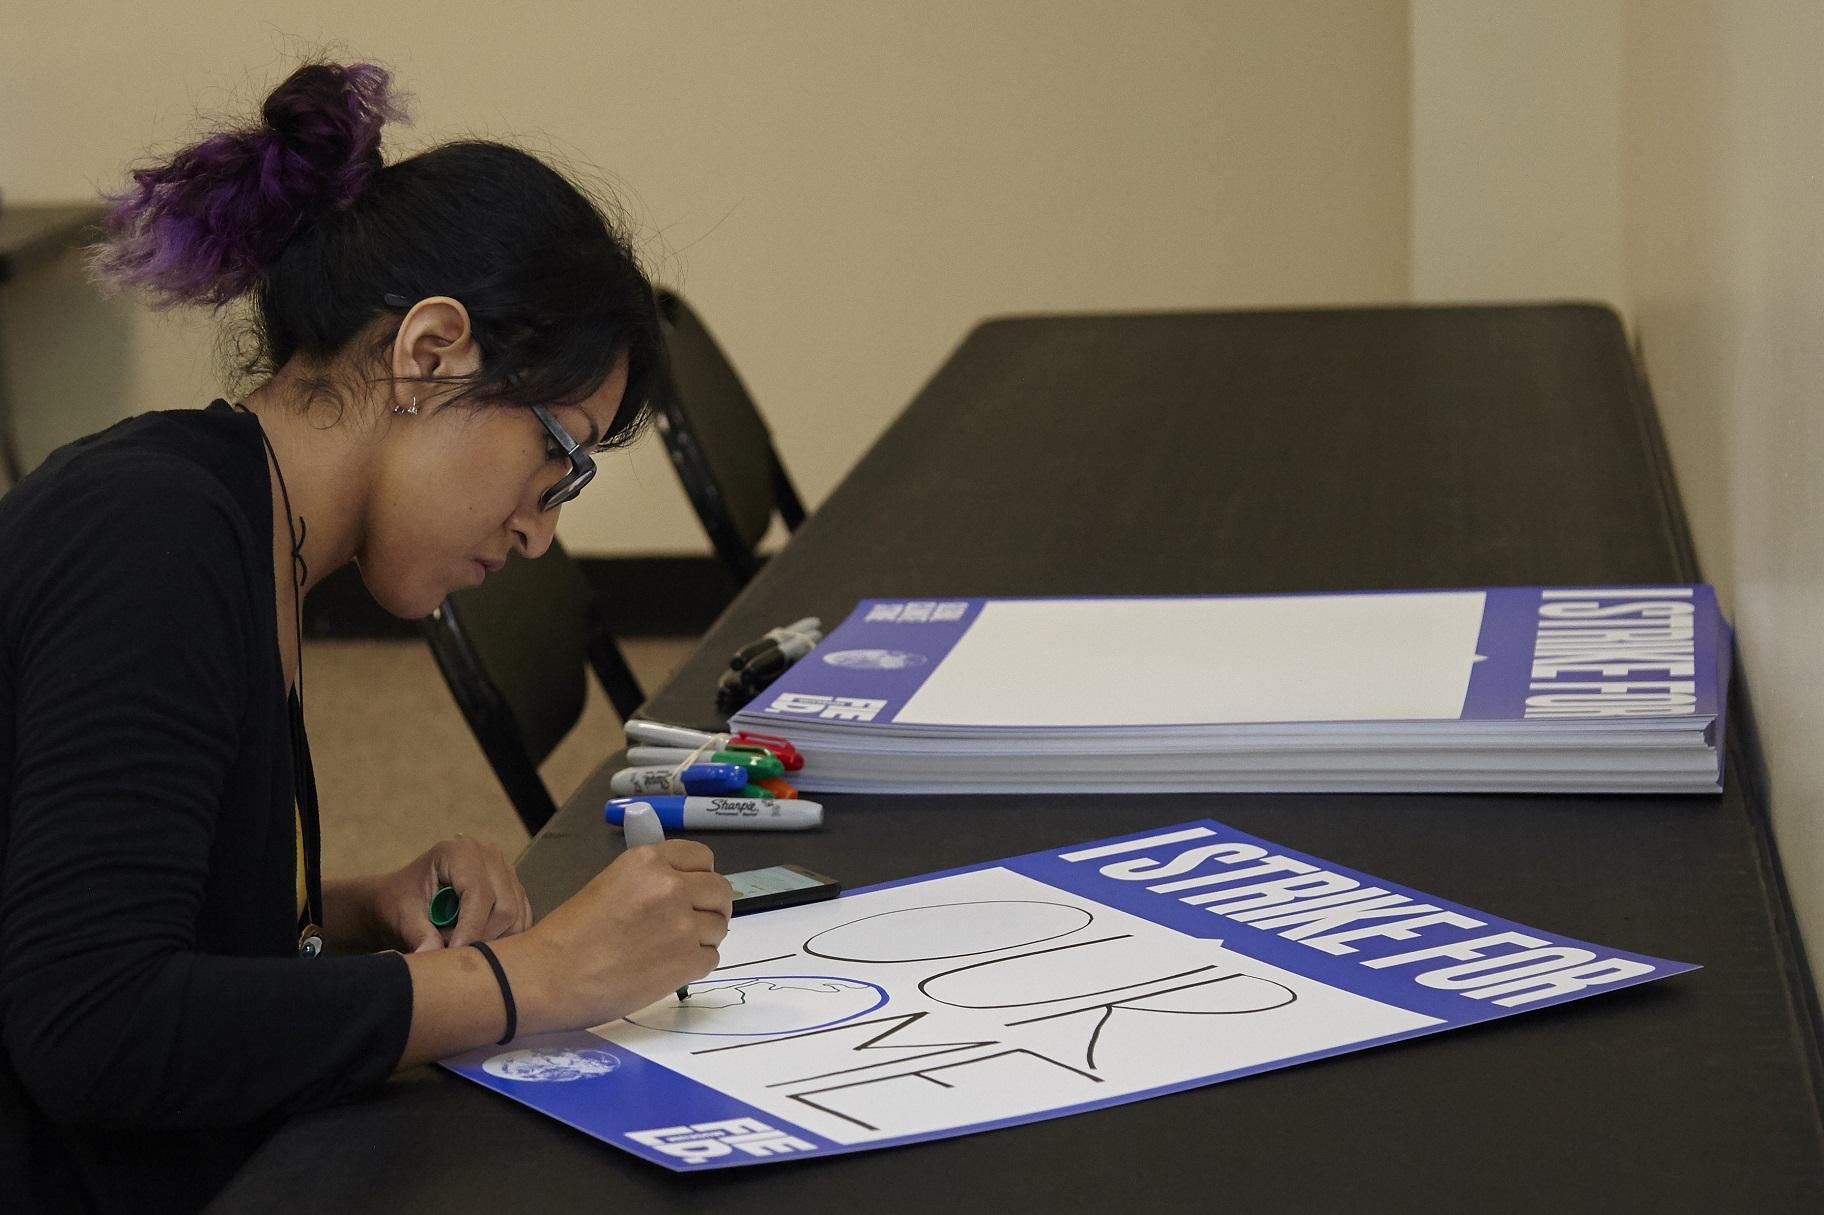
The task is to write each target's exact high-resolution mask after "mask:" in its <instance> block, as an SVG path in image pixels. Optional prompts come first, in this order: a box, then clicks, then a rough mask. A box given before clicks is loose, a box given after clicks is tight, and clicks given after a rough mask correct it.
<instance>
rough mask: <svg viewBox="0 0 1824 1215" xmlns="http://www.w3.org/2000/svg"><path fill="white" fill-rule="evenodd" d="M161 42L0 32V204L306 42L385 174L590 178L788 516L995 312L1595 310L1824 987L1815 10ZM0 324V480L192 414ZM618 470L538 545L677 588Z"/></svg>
mask: <svg viewBox="0 0 1824 1215" xmlns="http://www.w3.org/2000/svg"><path fill="white" fill-rule="evenodd" d="M173 7H175V6H173ZM181 11H183V12H184V13H185V14H186V18H185V19H186V21H187V22H188V24H187V25H184V26H182V27H177V26H173V25H172V24H171V22H170V19H169V18H167V17H165V16H162V15H149V13H148V9H147V6H142V5H130V4H126V3H122V2H118V0H116V2H113V3H106V4H94V5H89V6H85V7H80V8H75V9H58V8H55V7H53V6H50V5H27V4H26V3H24V0H0V115H4V116H5V121H0V188H5V189H7V190H8V191H9V194H10V196H11V197H13V198H14V199H16V200H20V201H27V200H51V199H64V198H70V197H75V196H78V195H82V194H85V193H87V192H89V191H90V190H91V188H92V187H93V186H94V185H95V184H97V183H107V182H113V181H117V180H119V173H120V169H121V167H122V166H123V165H124V164H125V163H126V162H127V161H128V160H129V159H131V158H132V157H133V156H134V155H135V154H137V153H138V152H139V151H140V150H141V149H142V148H144V147H146V146H147V145H149V144H152V143H155V142H159V141H169V140H171V139H173V138H175V137H176V136H178V135H179V134H181V133H182V132H183V131H184V130H185V129H186V126H187V123H188V121H189V119H190V117H191V115H192V114H193V113H195V112H196V111H199V110H201V111H204V112H215V111H218V110H220V109H222V108H223V107H224V106H228V107H231V108H232V107H236V106H239V107H242V108H244V107H245V106H246V105H248V104H250V103H251V100H252V99H253V98H255V97H257V95H258V94H259V93H260V92H261V91H262V90H263V88H264V87H266V86H267V85H268V84H269V83H270V82H271V81H272V80H273V79H274V78H275V77H276V76H277V74H278V73H280V72H281V71H282V70H283V68H284V65H285V64H286V63H288V62H290V61H291V60H292V59H293V58H295V55H296V53H297V51H298V49H299V47H300V46H301V45H302V44H303V43H305V42H310V41H317V40H324V39H329V38H336V39H339V40H340V41H341V42H343V43H344V44H345V46H346V47H347V48H349V49H350V50H352V51H358V52H361V53H364V54H369V55H375V56H378V57H380V58H383V59H385V60H387V61H388V62H390V63H391V64H392V65H393V66H394V67H395V68H396V69H397V70H398V72H399V75H400V77H401V79H402V81H403V83H404V84H405V85H406V86H407V87H408V88H409V89H411V90H413V91H414V92H415V93H416V94H417V107H416V108H417V112H418V114H419V117H420V122H419V124H418V126H417V127H416V128H414V129H413V130H411V131H410V132H409V133H406V134H405V135H404V137H403V138H402V139H401V140H400V146H411V145H412V144H413V143H416V142H422V141H425V140H428V139H434V138H438V137H443V136H448V135H451V134H454V133H457V132H461V131H475V132H481V133H485V134H489V135H497V136H505V137H511V138H528V139H531V140H533V141H534V142H535V143H537V144H540V145H542V146H548V147H556V148H558V149H559V150H561V151H563V152H564V153H565V154H566V155H568V156H570V157H571V158H573V159H576V160H580V161H583V162H586V163H593V164H595V165H599V166H603V167H604V170H605V171H611V172H612V174H613V176H614V177H615V179H616V180H617V181H618V182H619V183H620V185H621V188H622V190H623V196H624V198H625V199H626V201H627V202H628V204H629V205H630V206H631V207H632V209H633V211H634V213H635V216H636V218H637V219H638V221H639V224H640V227H641V235H642V238H643V240H644V243H645V247H646V248H647V250H648V251H649V253H650V255H651V257H652V259H653V261H654V263H655V266H656V267H657V268H658V270H659V271H660V272H661V274H662V275H663V276H664V277H665V278H667V279H669V280H670V281H672V282H677V283H681V284H682V285H683V286H684V287H685V288H686V289H687V290H688V291H689V292H690V293H691V294H692V295H693V297H694V298H695V299H696V300H697V301H698V302H699V303H700V304H701V305H702V307H703V308H704V310H705V311H706V312H707V314H708V316H709V317H710V318H711V323H712V324H713V325H714V326H715V327H716V329H717V330H718V331H719V333H720V334H721V336H722V338H723V339H724V341H725V343H726V344H727V345H728V346H729V347H730V348H731V350H732V351H733V353H734V355H735V357H736V359H737V361H738V363H739V365H740V366H741V367H742V369H743V371H744V373H745V374H746V375H747V377H748V378H749V380H750V382H751V384H752V386H753V387H754V389H755V390H756V393H757V395H758V396H759V397H760V399H761V402H762V404H763V407H764V408H765V409H766V411H767V413H768V415H769V417H770V418H771V419H772V420H773V423H774V425H775V428H776V430H777V431H778V435H779V440H780V444H781V446H782V448H783V451H784V454H785V457H786V459H787V461H788V462H789V464H790V465H791V467H792V470H793V472H794V473H795V474H796V476H797V478H798V480H799V481H800V483H801V485H802V487H803V488H804V489H805V490H806V492H807V496H808V497H809V498H810V499H811V500H812V501H813V502H814V501H815V500H817V499H818V498H820V497H821V496H822V495H823V493H824V492H826V491H827V490H828V488H829V487H830V486H831V485H832V484H834V482H835V481H836V480H837V479H838V478H839V477H840V476H841V475H842V473H843V472H844V471H846V469H847V468H848V467H849V465H850V464H851V463H852V462H853V461H854V459H855V458H856V457H857V456H858V455H859V454H860V452H861V451H862V450H863V449H864V448H865V446H866V445H867V443H868V442H869V441H870V440H871V439H872V437H873V436H874V435H875V434H877V433H878V432H879V430H880V429H881V428H882V427H883V426H884V425H885V424H886V423H887V422H888V421H889V420H890V419H891V418H892V417H893V415H894V414H895V413H896V411H897V410H898V409H899V408H900V407H901V406H902V405H903V404H904V403H905V401H906V400H907V399H908V398H909V397H910V396H911V395H912V393H913V392H914V391H915V390H916V388H917V386H918V385H919V383H920V382H921V380H922V379H923V378H924V377H925V376H926V375H928V374H929V372H930V371H931V370H932V369H934V368H935V367H936V366H937V365H938V363H939V362H940V361H941V360H942V358H943V356H944V354H945V353H946V352H947V351H948V350H949V349H950V348H951V347H952V346H953V345H954V344H955V343H956V342H957V340H958V339H959V338H960V337H961V336H962V335H963V334H964V333H965V332H966V331H967V330H968V328H969V327H970V326H971V325H972V324H973V323H974V322H975V321H976V320H977V319H978V318H980V317H982V316H984V315H987V314H991V313H996V312H1001V311H1008V310H1025V309H1069V308H1122V307H1136V308H1138V307H1173V306H1183V307H1191V306H1212V305H1216V306H1222V305H1241V306H1245V305H1252V304H1281V303H1294V302H1322V303H1343V302H1356V301H1371V300H1372V301H1382V300H1398V299H1404V298H1409V297H1410V298H1417V299H1423V300H1437V299H1470V298H1474V299H1491V298H1509V299H1518V298H1558V297H1567V296H1578V297H1586V298H1597V299H1604V300H1608V301H1610V302H1613V303H1616V304H1617V305H1619V306H1621V307H1622V308H1623V309H1624V311H1625V312H1626V315H1627V316H1628V318H1629V319H1630V322H1631V324H1632V326H1633V329H1634V332H1635V334H1636V335H1637V338H1638V341H1639V344H1640V348H1641V351H1642V354H1643V358H1644V361H1645V364H1646V367H1647V369H1648V372H1649V374H1650V375H1651V377H1652V381H1653V387H1654V391H1655V395H1656V396H1657V398H1658V401H1659V406H1660V410H1661V413H1662V415H1663V417H1664V419H1665V425H1666V430H1667V433H1668V436H1669V442H1670V445H1671V448H1672V452H1673V458H1674V462H1675V464H1676V465H1677V469H1678V475H1679V480H1680V483H1681V486H1682V488H1683V493H1684V496H1685V500H1686V504H1687V507H1688V509H1689V512H1690V515H1691V517H1692V522H1693V526H1694V529H1695V532H1696V538H1697V544H1698V549H1699V555H1700V557H1701V559H1702V561H1703V563H1704V568H1705V571H1706V574H1707V575H1708V576H1709V577H1710V578H1711V579H1712V580H1713V581H1715V582H1717V583H1718V584H1719V586H1720V587H1721V589H1722V591H1723V594H1724V596H1725V600H1726V602H1727V604H1728V606H1729V610H1730V611H1731V613H1732V615H1733V617H1734V619H1735V622H1736V625H1737V627H1738V630H1739V633H1740V637H1741V644H1742V649H1743V652H1744V655H1745V659H1746V666H1747V670H1748V673H1749V675H1750V677H1751V679H1752V681H1753V686H1754V690H1755V693H1756V696H1757V700H1758V708H1759V712H1760V722H1761V727H1762V731H1763V734H1764V738H1765V742H1766V747H1767V751H1768V755H1769V763H1770V768H1771V777H1772V784H1773V789H1772V793H1773V810H1774V817H1775V827H1776V832H1777V835H1778V838H1779V842H1780V846H1781V848H1782V850H1783V854H1784V857H1785V862H1786V866H1787V872H1788V874H1789V878H1790V881H1791V885H1792V887H1793V893H1794V899H1795V902H1796V903H1797V906H1798V908H1799V911H1800V914H1801V917H1802V921H1803V924H1804V927H1805V932H1806V935H1807V939H1808V941H1809V943H1810V950H1811V954H1812V958H1813V963H1814V966H1815V967H1817V968H1818V969H1819V970H1820V971H1821V972H1824V747H1821V746H1819V745H1818V739H1819V737H1820V735H1821V733H1824V731H1821V730H1820V727H1821V726H1824V712H1821V711H1820V708H1819V697H1818V694H1817V691H1816V689H1817V688H1818V687H1819V686H1821V684H1824V646H1821V645H1819V643H1818V641H1817V639H1816V636H1815V634H1814V631H1813V630H1814V628H1815V622H1816V621H1817V620H1818V619H1820V618H1821V617H1824V593H1821V584H1824V527H1820V526H1819V525H1818V522H1817V521H1818V520H1819V519H1820V517H1824V412H1821V411H1820V409H1819V407H1818V404H1817V400H1816V398H1817V396H1818V394H1819V386H1820V384H1824V354H1820V350H1821V349H1824V344H1821V343H1820V342H1819V340H1818V334H1819V332H1820V329H1821V327H1824V300H1821V299H1820V295H1821V293H1824V244H1821V240H1820V234H1821V233H1824V223H1821V222H1820V221H1821V220H1824V214H1821V212H1824V206H1821V203H1820V197H1821V195H1820V188H1819V184H1818V183H1819V182H1820V181H1824V164H1821V163H1820V161H1821V160H1824V141H1821V140H1820V138H1819V135H1820V131H1821V130H1824V122H1821V120H1824V85H1821V84H1820V82H1821V81H1824V6H1821V5H1819V4H1818V3H1816V2H1815V0H1731V2H1725V0H1708V2H1698V0H1529V2H1528V3H1511V2H1506V0H1410V4H1408V3H1405V2H1397V3H1396V2H1393V0H1385V2H1378V3H1365V2H1356V0H1335V2H1334V3H1299V4H1292V3H1250V2H1247V0H1231V2H1228V3H1198V2H1196V0H1185V2H1182V3H1174V4H1168V3H1157V2H1156V3H1148V4H1139V5H1134V4H1125V5H1119V6H1117V5H1112V4H1101V3H1075V4H1052V5H1049V6H1043V13H1044V19H1043V20H1039V19H1035V16H1034V14H1035V12H1038V11H1040V6H1036V5H1028V4H1015V3H997V4H951V5H935V4H926V3H919V4H890V5H889V4H872V5H858V4H849V3H830V4H813V3H807V2H805V0H795V2H793V3H790V4H767V5H753V4H750V5H738V4H713V5H711V4H676V5H671V6H646V7H643V8H641V9H639V10H627V11H621V10H616V9H612V8H608V7H606V6H603V5H600V4H581V3H579V4H572V5H562V4H552V3H547V4H541V5H533V6H525V7H521V8H518V9H510V8H505V7H502V6H500V5H497V4H485V5H483V4H476V5H473V6H472V7H469V8H467V9H464V8H462V7H460V6H458V7H456V8H455V9H454V10H453V11H452V9H451V8H448V7H446V8H445V9H441V10H437V13H436V14H435V15H434V17H433V18H432V19H426V17H425V16H424V15H423V13H422V11H421V10H403V9H401V10H396V11H379V10H376V9H372V8H370V7H369V6H366V5H358V4H354V3H334V4H319V5H315V6H312V7H310V8H309V11H308V12H307V13H306V14H305V15H302V16H300V15H299V11H298V8H297V6H295V5H291V6H280V5H277V4H272V3H246V4H229V3H226V2H225V0H199V2H197V3H193V4H191V5H188V6H184V7H183V8H182V10H181ZM24 300H25V302H23V303H22V302H21V295H20V293H17V292H15V293H14V299H13V300H12V301H11V302H9V303H8V305H7V307H8V311H7V313H6V314H5V315H4V316H3V317H0V328H4V330H5V341H6V343H7V346H6V348H5V351H4V353H5V354H6V355H7V356H8V363H9V365H10V366H11V367H13V368H14V369H15V370H14V372H13V374H14V377H15V379H17V380H20V381H22V382H25V386H26V387H27V388H28V389H29V391H28V392H26V393H24V394H22V395H26V396H29V397H30V398H31V403H32V405H33V407H34V408H37V409H39V410H40V411H41V412H40V414H39V421H38V423H37V424H36V425H37V429H35V430H33V431H32V432H31V434H32V435H33V436H35V441H41V442H45V443H48V442H49V441H50V440H51V439H52V438H55V437H57V435H58V434H59V433H72V434H73V433H77V432H79V431H80V430H83V429H87V428H89V426H91V425H93V424H98V423H99V422H100V421H105V420H106V419H107V418H109V417H112V416H116V415H118V414H119V413H123V412H127V411H129V410H133V409H139V408H146V407H152V406H163V405H170V404H183V403H188V402H191V401H194V400H196V399H197V398H199V397H201V396H204V395H207V394H208V393H209V392H210V391H212V387H211V376H210V372H209V360H208V358H207V344H206V341H205V340H204V338H203V336H202V330H201V328H200V327H199V326H197V325H196V324H194V323H191V324H189V325H186V324H184V323H182V322H170V321H161V320H158V319H155V318H149V317H146V316H145V315H144V314H140V313H135V312H133V311H131V310H129V309H127V308H125V307H123V306H115V305H110V306H102V305H99V304H97V303H95V302H94V301H93V300H92V299H90V298H89V297H88V296H87V294H86V292H85V291H84V289H83V288H82V286H81V283H80V280H79V277H78V273H77V269H76V268H75V267H74V265H67V266H65V267H64V268H63V269H62V270H60V271H59V272H57V273H54V274H51V275H47V276H44V277H43V278H42V280H41V281H40V283H39V285H38V286H37V287H35V288H33V289H32V290H31V293H30V294H29V295H28V296H25V297H24ZM27 356H30V361H32V362H33V363H34V365H35V367H36V368H37V370H31V371H27V370H23V369H20V363H21V361H22V360H24V359H26V357H27ZM52 356H54V357H52ZM34 376H35V377H37V378H33V377H34ZM618 463H619V464H620V467H619V468H617V469H614V470H611V471H613V472H615V473H618V475H617V476H612V477H609V478H605V479H604V480H605V481H606V484H603V485H602V487H601V488H600V489H599V490H592V491H591V493H590V494H589V495H586V496H585V497H584V498H583V499H582V500H581V501H580V502H579V503H578V504H577V505H576V506H574V507H572V508H570V510H569V511H568V512H567V513H566V517H565V521H564V534H565V537H566V539H567V541H568V542H569V543H570V544H571V545H572V546H573V547H576V548H577V549H579V550H582V551H589V552H616V551H702V549H703V544H702V540H701V538H700V534H699V533H698V531H697V529H696V527H695V525H694V522H693V521H692V520H691V518H690V516H689V513H688V510H687V508H686V507H685V505H684V503H683V499H682V495H681V494H680V493H679V492H678V491H677V489H676V487H675V483H674V482H673V479H672V477H671V474H670V472H669V470H668V469H667V468H666V467H665V465H664V462H663V460H662V458H661V457H660V456H659V454H658V452H657V450H656V448H654V447H652V446H649V447H647V448H646V449H645V450H643V451H641V452H639V453H636V454H633V455H630V456H626V457H620V458H619V460H618ZM1696 876H1700V877H1701V875H1696Z"/></svg>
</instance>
